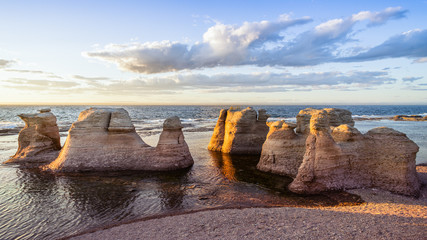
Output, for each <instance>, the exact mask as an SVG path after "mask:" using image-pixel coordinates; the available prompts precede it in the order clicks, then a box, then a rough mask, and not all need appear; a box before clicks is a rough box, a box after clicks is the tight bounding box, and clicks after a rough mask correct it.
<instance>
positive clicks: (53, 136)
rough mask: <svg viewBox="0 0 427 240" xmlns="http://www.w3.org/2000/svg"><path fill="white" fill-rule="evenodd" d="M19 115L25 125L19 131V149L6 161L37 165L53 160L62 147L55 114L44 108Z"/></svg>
mask: <svg viewBox="0 0 427 240" xmlns="http://www.w3.org/2000/svg"><path fill="white" fill-rule="evenodd" d="M18 116H19V117H20V118H21V119H22V120H23V121H24V122H25V127H24V128H23V129H22V130H21V131H20V132H19V136H18V150H17V151H16V153H15V155H13V156H12V157H11V158H10V159H9V160H7V161H6V162H5V163H19V164H21V165H32V164H36V165H37V164H43V163H49V162H51V161H53V160H54V159H55V158H56V157H57V156H58V153H59V150H60V149H61V142H60V136H59V129H58V125H57V124H56V117H55V115H53V114H52V113H51V110H50V109H42V110H39V113H35V114H20V115H18Z"/></svg>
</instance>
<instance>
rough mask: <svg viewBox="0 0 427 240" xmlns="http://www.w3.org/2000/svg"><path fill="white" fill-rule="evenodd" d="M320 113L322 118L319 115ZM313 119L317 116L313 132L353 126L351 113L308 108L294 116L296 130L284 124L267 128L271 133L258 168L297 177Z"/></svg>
mask: <svg viewBox="0 0 427 240" xmlns="http://www.w3.org/2000/svg"><path fill="white" fill-rule="evenodd" d="M319 113H322V114H321V115H319ZM313 115H316V116H317V115H319V116H318V118H319V119H318V121H316V122H314V123H313V124H314V126H312V127H313V129H314V130H316V131H320V130H328V129H329V128H330V127H331V126H338V125H340V124H342V123H347V124H350V125H351V126H354V121H353V119H352V117H351V112H350V111H347V110H344V109H337V108H325V109H313V108H307V109H304V110H301V111H300V112H299V114H298V115H297V123H296V126H294V125H293V124H292V126H291V125H290V124H289V123H285V122H284V121H279V122H275V123H272V124H271V125H270V132H269V133H268V136H267V139H266V141H265V143H264V144H263V146H262V152H261V158H260V161H259V163H258V165H257V168H258V169H259V170H261V171H264V172H272V173H275V174H279V175H286V176H290V177H293V178H294V177H296V175H297V172H298V168H299V167H300V165H301V163H302V160H303V157H304V153H305V150H306V146H305V142H306V139H307V136H308V134H309V130H310V119H311V118H312V116H313ZM320 118H321V119H320ZM294 128H296V131H294Z"/></svg>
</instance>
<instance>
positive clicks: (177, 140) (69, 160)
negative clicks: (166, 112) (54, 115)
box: [44, 108, 193, 172]
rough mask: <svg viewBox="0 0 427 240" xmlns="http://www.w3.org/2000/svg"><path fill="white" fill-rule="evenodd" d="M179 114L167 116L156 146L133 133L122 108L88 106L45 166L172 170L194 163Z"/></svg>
mask: <svg viewBox="0 0 427 240" xmlns="http://www.w3.org/2000/svg"><path fill="white" fill-rule="evenodd" d="M181 128H182V127H181V123H180V120H179V118H178V117H174V118H170V119H166V121H165V124H164V131H163V132H162V135H161V137H160V140H159V144H158V146H157V147H156V148H154V147H151V146H149V145H147V144H146V143H145V142H144V141H143V140H142V139H141V138H140V136H139V135H138V134H137V133H136V131H135V128H134V126H133V124H132V122H131V119H130V117H129V114H128V112H127V111H126V110H124V109H123V108H90V109H87V110H85V111H83V112H81V113H80V115H79V118H78V121H77V122H75V123H73V125H72V126H71V128H70V130H69V134H68V138H67V140H66V142H65V145H64V147H63V149H62V150H61V152H60V154H59V156H58V158H57V159H56V160H55V161H53V162H52V163H50V164H49V165H47V166H45V167H44V169H45V170H50V171H54V172H73V171H115V170H159V171H164V170H174V169H181V168H186V167H189V166H191V165H192V164H193V159H192V157H191V154H190V151H189V149H188V146H187V144H186V143H185V141H184V136H183V134H182V130H181Z"/></svg>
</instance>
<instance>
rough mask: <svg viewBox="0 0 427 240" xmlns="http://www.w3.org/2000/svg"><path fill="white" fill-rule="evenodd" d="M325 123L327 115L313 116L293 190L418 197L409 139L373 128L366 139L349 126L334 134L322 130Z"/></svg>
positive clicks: (336, 130) (387, 129)
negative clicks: (371, 191) (363, 191)
mask: <svg viewBox="0 0 427 240" xmlns="http://www.w3.org/2000/svg"><path fill="white" fill-rule="evenodd" d="M325 119H328V117H327V112H318V113H316V114H313V115H312V117H311V121H310V135H309V136H308V137H307V140H306V150H305V154H304V158H303V162H302V164H301V166H300V168H299V170H298V174H297V176H296V178H295V179H294V181H293V182H292V183H291V184H290V185H289V189H290V190H291V191H293V192H297V193H304V194H313V193H319V192H322V191H329V190H343V189H352V188H364V187H367V188H372V187H375V188H381V189H384V190H388V191H391V192H395V193H399V194H404V195H414V196H416V195H417V194H418V193H419V187H420V184H419V181H418V178H417V174H416V170H415V157H416V153H417V152H418V146H417V145H416V144H415V143H414V142H412V141H411V140H410V139H409V138H407V137H406V135H405V134H403V133H401V132H398V131H395V130H393V129H390V128H375V129H373V130H371V131H369V132H368V133H366V134H364V135H363V134H361V133H360V132H359V131H357V129H355V128H353V127H351V126H349V125H341V126H338V127H336V128H333V129H332V131H331V130H330V129H328V128H327V127H324V126H325Z"/></svg>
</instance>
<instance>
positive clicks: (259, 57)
mask: <svg viewBox="0 0 427 240" xmlns="http://www.w3.org/2000/svg"><path fill="white" fill-rule="evenodd" d="M405 14H406V10H402V9H401V8H400V7H397V8H387V9H385V10H383V11H381V12H369V11H364V12H359V13H357V14H353V15H352V16H350V17H347V18H343V19H332V20H329V21H326V22H324V23H322V24H319V25H318V26H316V27H315V28H314V29H312V30H311V31H307V32H304V33H301V34H299V35H298V36H296V37H295V38H293V39H287V36H286V34H285V33H286V32H285V31H286V30H287V29H288V28H290V27H293V26H297V25H302V24H306V23H309V22H311V21H312V20H311V19H310V18H308V17H304V18H300V19H290V18H289V17H288V16H286V15H282V16H281V17H280V18H279V20H278V21H275V22H270V21H261V22H252V23H249V22H245V23H243V24H242V25H241V26H232V25H225V24H221V23H216V25H214V26H213V27H210V28H209V29H208V30H207V31H206V32H205V33H204V34H203V41H202V42H200V43H195V44H194V45H188V44H182V43H178V42H170V41H163V42H146V43H132V44H111V45H108V46H106V47H105V49H104V50H100V51H93V52H86V53H84V55H86V56H88V57H93V58H98V59H101V60H105V61H108V62H113V63H116V64H117V65H118V66H119V67H120V68H121V69H123V70H125V71H131V72H137V73H160V72H171V71H179V70H184V69H200V68H213V67H217V66H238V65H256V66H306V65H316V64H321V63H325V62H334V61H355V60H352V59H351V58H348V57H347V58H343V55H347V56H348V55H349V53H350V54H351V55H354V52H355V53H356V56H355V58H354V59H356V58H357V56H359V55H357V53H359V52H360V48H353V49H345V50H342V51H338V50H337V49H338V48H339V47H340V46H342V45H343V44H345V43H347V42H351V41H354V39H352V36H353V34H354V30H353V27H354V25H355V24H356V23H358V22H362V21H365V22H367V26H368V27H370V26H376V25H380V24H384V23H386V22H387V21H388V20H391V19H399V18H403V17H405ZM284 34H285V35H284ZM397 40H402V39H396V41H397ZM390 41H392V40H390ZM410 43H412V42H410ZM418 46H419V45H415V47H414V48H416V47H418ZM379 47H380V46H378V47H377V48H379ZM408 48H410V46H409V47H408ZM408 48H407V49H406V50H402V56H406V57H413V55H414V54H409V55H405V53H407V50H409V49H408ZM375 49H376V48H373V49H371V50H375ZM368 52H370V50H368V51H367V53H368ZM367 53H366V54H367ZM381 53H382V55H384V57H390V56H389V55H387V53H386V52H384V51H382V52H381ZM368 55H369V54H368ZM368 55H366V56H365V57H364V58H363V55H362V54H360V57H359V58H357V59H358V61H365V60H370V58H369V56H368ZM380 55H381V54H380ZM380 55H378V56H377V57H381V56H380ZM418 55H421V56H425V53H424V52H422V53H420V54H418Z"/></svg>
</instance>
